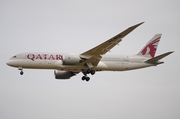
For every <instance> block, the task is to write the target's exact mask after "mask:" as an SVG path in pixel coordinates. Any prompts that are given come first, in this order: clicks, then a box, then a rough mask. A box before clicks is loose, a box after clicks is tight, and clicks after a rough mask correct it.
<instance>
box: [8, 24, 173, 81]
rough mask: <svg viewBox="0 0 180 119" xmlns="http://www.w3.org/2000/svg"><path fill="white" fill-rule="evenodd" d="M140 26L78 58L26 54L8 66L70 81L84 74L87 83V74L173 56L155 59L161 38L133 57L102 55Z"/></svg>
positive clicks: (145, 64) (146, 64) (135, 66)
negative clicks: (43, 71)
mask: <svg viewBox="0 0 180 119" xmlns="http://www.w3.org/2000/svg"><path fill="white" fill-rule="evenodd" d="M142 23H143V22H142ZM142 23H139V24H137V25H134V26H131V27H129V28H127V29H126V30H124V31H123V32H121V33H119V34H118V35H116V36H114V37H112V38H111V39H109V40H107V41H105V42H103V43H102V44H100V45H98V46H96V47H94V48H92V49H90V50H88V51H86V52H83V53H81V54H64V53H47V52H26V53H21V54H17V55H14V56H13V57H12V58H10V59H9V61H8V62H7V65H9V66H12V67H17V68H18V69H19V70H20V74H21V75H23V68H30V69H53V70H54V75H55V78H56V79H70V78H71V77H72V76H75V75H76V74H78V73H79V72H82V73H83V74H84V76H83V77H82V80H86V81H89V80H90V78H89V77H88V76H87V74H91V75H94V74H95V72H96V71H126V70H133V69H139V68H145V67H150V66H156V65H159V64H162V63H164V62H163V61H160V60H161V59H162V58H164V57H166V56H167V55H169V54H171V53H173V52H167V53H164V54H161V55H159V56H155V53H156V49H157V46H158V43H159V41H160V38H161V34H156V35H155V36H154V37H153V38H152V39H150V41H149V42H148V43H147V44H146V45H145V46H144V47H143V48H142V49H141V50H140V51H139V52H138V53H137V54H135V55H131V56H121V55H105V54H106V53H107V52H108V51H110V50H111V49H112V48H113V47H114V46H116V45H117V44H119V43H120V42H121V41H122V38H124V37H125V36H126V35H128V34H129V33H130V32H131V31H133V30H134V29H135V28H137V27H138V26H139V25H141V24H142Z"/></svg>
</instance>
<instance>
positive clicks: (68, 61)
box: [62, 55, 81, 65]
mask: <svg viewBox="0 0 180 119" xmlns="http://www.w3.org/2000/svg"><path fill="white" fill-rule="evenodd" d="M62 61H63V65H75V64H78V63H80V61H81V58H80V57H79V56H77V55H64V56H63V58H62Z"/></svg>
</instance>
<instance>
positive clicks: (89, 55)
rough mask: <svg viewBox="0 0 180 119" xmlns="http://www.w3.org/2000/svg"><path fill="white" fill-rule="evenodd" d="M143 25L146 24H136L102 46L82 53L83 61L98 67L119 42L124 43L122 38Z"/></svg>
mask: <svg viewBox="0 0 180 119" xmlns="http://www.w3.org/2000/svg"><path fill="white" fill-rule="evenodd" d="M143 23H144V22H141V23H139V24H136V25H134V26H131V27H129V28H127V29H126V30H124V31H123V32H121V33H119V34H117V35H116V36H114V37H112V38H110V39H109V40H107V41H105V42H104V43H102V44H100V45H98V46H96V47H94V48H92V49H90V50H88V51H86V52H84V53H82V54H81V55H80V57H81V58H83V59H86V64H88V63H89V64H91V65H93V66H97V64H98V63H99V61H100V59H101V56H102V55H104V54H106V53H107V52H108V51H110V50H111V49H112V48H113V47H114V46H116V45H117V44H119V42H121V41H122V38H124V37H125V36H126V35H128V34H129V33H130V32H131V31H133V30H134V29H135V28H137V27H138V26H140V25H141V24H143ZM92 61H93V62H92ZM89 66H90V65H89ZM89 66H88V67H89ZM91 67H92V66H91Z"/></svg>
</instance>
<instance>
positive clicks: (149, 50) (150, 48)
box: [137, 34, 161, 58]
mask: <svg viewBox="0 0 180 119" xmlns="http://www.w3.org/2000/svg"><path fill="white" fill-rule="evenodd" d="M160 38H161V34H156V35H155V36H154V37H153V38H152V39H151V40H150V41H149V42H148V43H147V44H146V45H145V46H144V47H143V48H142V49H141V50H140V51H139V52H138V53H137V55H140V56H144V57H148V58H153V57H154V56H155V54H156V50H157V47H158V44H159V41H160Z"/></svg>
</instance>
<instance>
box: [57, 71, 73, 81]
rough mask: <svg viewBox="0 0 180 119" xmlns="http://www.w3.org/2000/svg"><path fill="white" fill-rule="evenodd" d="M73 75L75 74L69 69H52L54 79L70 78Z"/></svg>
mask: <svg viewBox="0 0 180 119" xmlns="http://www.w3.org/2000/svg"><path fill="white" fill-rule="evenodd" d="M74 75H76V74H75V73H73V72H71V71H58V70H54V76H55V78H56V79H70V78H71V77H72V76H74Z"/></svg>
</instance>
